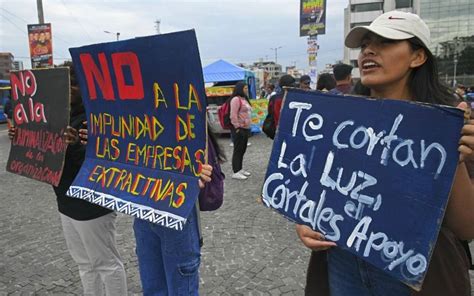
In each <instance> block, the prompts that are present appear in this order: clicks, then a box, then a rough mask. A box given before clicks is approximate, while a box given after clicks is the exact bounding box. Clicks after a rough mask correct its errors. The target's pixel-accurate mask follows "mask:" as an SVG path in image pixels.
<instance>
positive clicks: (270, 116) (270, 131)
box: [262, 94, 279, 140]
mask: <svg viewBox="0 0 474 296" xmlns="http://www.w3.org/2000/svg"><path fill="white" fill-rule="evenodd" d="M277 99H279V94H275V95H273V96H271V97H270V99H269V102H268V113H267V116H266V117H265V120H264V121H263V124H262V131H263V132H264V133H265V135H267V137H269V138H270V139H272V140H273V139H274V138H275V133H276V120H275V115H274V113H275V105H276V100H277Z"/></svg>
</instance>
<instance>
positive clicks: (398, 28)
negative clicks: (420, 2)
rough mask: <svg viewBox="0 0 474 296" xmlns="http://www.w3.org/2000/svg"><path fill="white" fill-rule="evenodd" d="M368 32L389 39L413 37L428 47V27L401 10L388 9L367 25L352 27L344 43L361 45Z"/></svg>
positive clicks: (350, 46)
mask: <svg viewBox="0 0 474 296" xmlns="http://www.w3.org/2000/svg"><path fill="white" fill-rule="evenodd" d="M368 32H372V33H374V34H377V35H379V36H381V37H383V38H386V39H391V40H406V39H410V38H413V37H418V39H420V40H421V42H423V44H424V45H425V46H426V47H427V48H429V46H430V43H431V41H430V29H429V28H428V26H427V25H426V23H425V22H424V21H423V20H422V19H421V18H420V17H419V16H418V15H416V14H414V13H409V12H403V11H397V10H393V11H389V12H386V13H384V14H382V15H381V16H379V17H377V18H376V19H375V20H374V21H373V22H372V23H371V24H370V25H369V26H361V27H355V28H353V29H352V30H351V31H350V32H349V34H347V36H346V41H345V44H346V46H347V47H349V48H357V47H360V46H361V43H362V39H363V38H364V37H365V35H366V34H367V33H368Z"/></svg>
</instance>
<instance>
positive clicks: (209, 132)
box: [207, 123, 227, 162]
mask: <svg viewBox="0 0 474 296" xmlns="http://www.w3.org/2000/svg"><path fill="white" fill-rule="evenodd" d="M207 135H208V137H209V140H211V143H212V145H213V146H214V148H215V149H216V156H217V159H218V160H219V161H220V162H225V161H227V157H226V156H225V153H224V150H222V148H221V146H220V145H219V143H218V142H217V137H216V135H215V134H214V133H213V132H212V130H211V128H210V126H209V123H208V124H207Z"/></svg>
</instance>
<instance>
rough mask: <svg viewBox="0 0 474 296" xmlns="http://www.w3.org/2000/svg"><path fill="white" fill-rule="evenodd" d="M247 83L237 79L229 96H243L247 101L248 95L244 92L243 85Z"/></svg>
mask: <svg viewBox="0 0 474 296" xmlns="http://www.w3.org/2000/svg"><path fill="white" fill-rule="evenodd" d="M246 85H247V84H245V83H244V82H242V81H239V82H237V84H236V85H235V87H234V91H233V92H232V96H231V98H233V97H235V96H239V97H242V98H245V99H246V100H247V101H248V100H249V97H248V96H247V95H246V94H245V92H244V87H245V86H246Z"/></svg>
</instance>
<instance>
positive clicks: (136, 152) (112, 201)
mask: <svg viewBox="0 0 474 296" xmlns="http://www.w3.org/2000/svg"><path fill="white" fill-rule="evenodd" d="M70 52H71V55H72V59H73V62H74V67H75V71H76V74H77V76H78V80H79V85H80V87H81V93H82V97H83V101H84V103H85V106H86V111H87V116H88V122H87V125H88V143H87V152H86V161H85V162H84V164H83V166H82V168H81V170H80V172H79V174H78V176H77V177H76V179H75V180H74V183H73V184H72V186H71V187H70V188H69V190H68V195H69V196H71V197H75V198H81V199H85V200H87V201H89V202H92V203H95V204H98V205H101V206H103V207H106V208H109V209H112V210H115V211H118V212H122V213H125V214H129V215H133V216H135V217H137V218H140V219H144V220H148V221H150V222H153V223H157V224H160V225H163V226H166V227H170V228H173V229H177V230H181V229H182V227H183V225H184V223H185V222H186V217H187V216H188V215H189V213H190V211H191V210H193V208H194V206H195V203H196V199H197V197H198V194H199V186H198V176H199V174H200V172H201V169H202V164H204V163H205V155H206V153H205V150H206V123H205V122H206V120H205V118H206V117H205V116H206V115H205V111H206V101H205V99H204V98H205V97H204V94H205V92H204V82H203V77H202V67H201V62H200V58H199V51H198V46H197V40H196V36H195V33H194V31H184V32H178V33H172V34H164V35H157V36H150V37H142V38H135V39H132V40H126V41H120V42H112V43H104V44H96V45H90V46H84V47H80V48H72V49H70Z"/></svg>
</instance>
